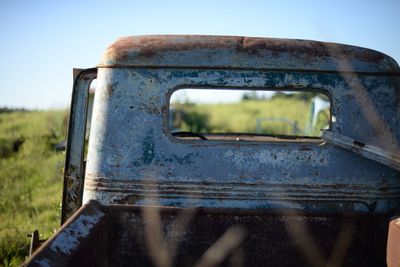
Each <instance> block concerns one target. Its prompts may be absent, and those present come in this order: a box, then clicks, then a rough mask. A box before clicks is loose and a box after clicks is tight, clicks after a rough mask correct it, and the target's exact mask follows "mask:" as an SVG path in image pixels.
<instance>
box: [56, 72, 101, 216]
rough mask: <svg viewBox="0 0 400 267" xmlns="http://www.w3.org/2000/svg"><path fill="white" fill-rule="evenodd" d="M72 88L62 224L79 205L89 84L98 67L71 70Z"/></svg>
mask: <svg viewBox="0 0 400 267" xmlns="http://www.w3.org/2000/svg"><path fill="white" fill-rule="evenodd" d="M73 75H74V87H73V91H72V101H71V109H70V118H69V128H68V142H67V152H66V159H65V168H64V187H63V201H62V212H61V223H64V222H65V221H66V220H67V219H68V218H69V217H71V216H72V214H74V212H75V211H77V210H78V209H79V207H80V206H81V205H82V194H83V180H84V179H83V178H84V172H85V166H84V161H83V156H84V149H85V132H86V115H87V105H88V97H89V86H90V83H91V82H92V81H93V79H95V78H96V75H97V70H96V69H88V70H79V69H74V73H73Z"/></svg>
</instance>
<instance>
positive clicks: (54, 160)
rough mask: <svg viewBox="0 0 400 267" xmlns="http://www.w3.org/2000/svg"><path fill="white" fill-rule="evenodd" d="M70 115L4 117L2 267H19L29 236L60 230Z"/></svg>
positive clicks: (0, 138)
mask: <svg viewBox="0 0 400 267" xmlns="http://www.w3.org/2000/svg"><path fill="white" fill-rule="evenodd" d="M65 121H66V111H46V112H19V111H18V112H11V113H0V196H1V197H0V225H1V227H0V266H1V265H3V266H17V265H19V264H20V263H21V262H22V261H23V260H24V259H25V257H26V255H27V253H28V250H29V238H28V237H27V234H29V233H30V232H32V231H33V230H35V229H38V230H39V233H41V238H47V237H49V236H50V235H51V234H52V233H53V232H54V230H55V229H56V228H57V227H58V226H59V221H60V219H59V214H60V201H61V189H62V168H63V164H64V153H63V152H57V151H55V149H54V146H55V145H56V144H57V143H59V142H61V141H62V140H64V139H65V136H66V123H65Z"/></svg>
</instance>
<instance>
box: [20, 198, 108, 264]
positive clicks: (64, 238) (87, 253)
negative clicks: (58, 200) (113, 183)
mask: <svg viewBox="0 0 400 267" xmlns="http://www.w3.org/2000/svg"><path fill="white" fill-rule="evenodd" d="M107 229H108V228H106V214H105V213H104V212H103V211H101V210H100V206H99V205H98V204H97V203H96V202H92V203H91V204H90V205H85V206H83V207H81V208H80V209H79V210H78V211H77V212H76V213H75V214H74V216H72V217H71V218H70V219H69V220H68V221H67V222H66V223H65V224H64V225H63V227H61V228H60V229H59V230H58V231H57V233H56V234H55V235H54V236H53V237H52V238H51V239H49V240H48V241H46V242H45V243H44V244H43V245H42V246H41V247H40V248H39V249H38V250H37V251H36V252H35V253H34V254H33V255H32V257H31V258H29V259H28V261H26V262H25V263H24V264H23V265H22V266H42V267H44V266H107V262H106V260H105V259H107V257H108V254H107V253H108V246H109V240H108V234H106V232H107ZM87 264H89V265H87Z"/></svg>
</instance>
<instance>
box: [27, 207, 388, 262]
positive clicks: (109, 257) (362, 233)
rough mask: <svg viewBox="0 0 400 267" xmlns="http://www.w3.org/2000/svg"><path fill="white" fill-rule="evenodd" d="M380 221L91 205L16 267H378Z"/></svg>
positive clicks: (266, 212)
mask: <svg viewBox="0 0 400 267" xmlns="http://www.w3.org/2000/svg"><path fill="white" fill-rule="evenodd" d="M84 220H86V223H84ZM387 221H388V219H387V217H385V216H384V217H382V216H372V215H366V214H357V213H353V214H346V213H341V214H335V213H331V214H321V213H315V214H312V213H308V212H305V213H298V212H292V211H289V210H275V211H272V210H265V209H258V210H246V209H215V208H198V209H184V208H174V207H160V206H141V207H139V206H131V205H109V206H101V205H98V203H96V202H94V201H92V202H90V203H89V204H88V205H86V206H84V207H83V208H82V209H80V210H79V211H78V215H77V216H74V217H72V218H71V219H70V220H69V221H68V222H67V223H66V224H65V226H64V227H63V229H62V230H61V231H59V233H58V235H57V236H56V237H55V238H53V239H52V240H49V241H48V242H47V243H46V244H44V246H42V247H41V248H40V250H39V251H38V252H37V253H36V254H35V258H34V259H33V260H32V259H31V260H30V261H28V262H26V263H25V265H24V266H165V267H172V266H232V265H233V266H371V267H372V266H373V267H377V266H385V245H386V235H385V233H386V232H387ZM46 264H47V265H46Z"/></svg>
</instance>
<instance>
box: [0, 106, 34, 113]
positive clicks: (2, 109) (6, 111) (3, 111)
mask: <svg viewBox="0 0 400 267" xmlns="http://www.w3.org/2000/svg"><path fill="white" fill-rule="evenodd" d="M17 111H18V112H28V111H30V110H28V109H25V108H8V107H0V113H11V112H17Z"/></svg>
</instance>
